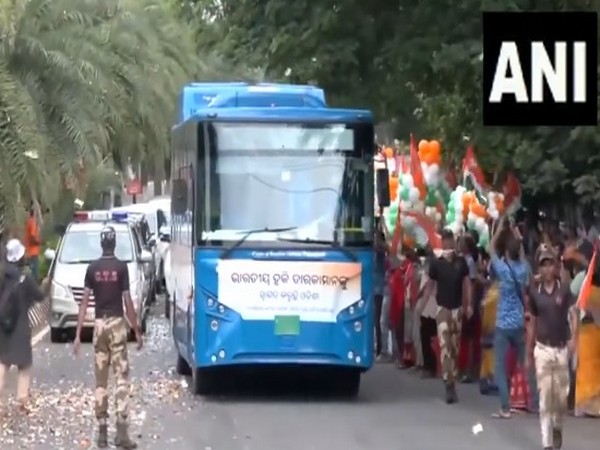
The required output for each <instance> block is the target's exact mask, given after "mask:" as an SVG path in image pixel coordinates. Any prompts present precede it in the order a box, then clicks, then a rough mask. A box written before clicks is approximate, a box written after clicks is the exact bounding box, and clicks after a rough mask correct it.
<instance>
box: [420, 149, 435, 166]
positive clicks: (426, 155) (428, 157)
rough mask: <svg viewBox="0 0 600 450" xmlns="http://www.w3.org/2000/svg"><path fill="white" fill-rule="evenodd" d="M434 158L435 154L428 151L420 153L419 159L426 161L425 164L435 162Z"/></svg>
mask: <svg viewBox="0 0 600 450" xmlns="http://www.w3.org/2000/svg"><path fill="white" fill-rule="evenodd" d="M433 158H434V155H433V154H432V153H428V152H423V154H422V155H419V159H420V160H421V162H424V163H425V164H433Z"/></svg>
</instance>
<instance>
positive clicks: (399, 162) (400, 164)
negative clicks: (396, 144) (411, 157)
mask: <svg viewBox="0 0 600 450" xmlns="http://www.w3.org/2000/svg"><path fill="white" fill-rule="evenodd" d="M396 170H397V171H398V175H401V174H403V173H408V164H407V163H406V158H405V157H404V155H402V154H400V155H398V156H396Z"/></svg>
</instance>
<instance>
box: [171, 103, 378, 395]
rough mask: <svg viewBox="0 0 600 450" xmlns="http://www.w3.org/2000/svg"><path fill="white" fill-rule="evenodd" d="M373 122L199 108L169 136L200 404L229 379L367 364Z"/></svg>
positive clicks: (189, 358) (363, 116) (183, 330)
mask: <svg viewBox="0 0 600 450" xmlns="http://www.w3.org/2000/svg"><path fill="white" fill-rule="evenodd" d="M373 142H374V131H373V117H372V114H371V113H370V112H369V111H362V110H345V109H332V108H316V107H310V108H307V107H297V108H292V107H275V108H264V107H256V108H251V107H238V108H205V109H204V110H201V111H200V112H198V113H197V114H196V115H194V116H193V117H191V118H189V119H188V120H186V121H185V122H183V123H181V124H179V125H176V126H175V127H173V129H172V161H171V168H172V174H171V175H172V178H171V180H172V200H171V201H172V203H171V215H172V224H171V226H172V235H171V247H170V248H171V270H172V273H173V289H172V295H173V297H174V298H172V299H171V314H170V315H171V327H172V333H173V338H174V342H175V347H176V351H177V371H178V372H179V373H181V374H188V375H191V377H192V382H191V387H192V390H193V392H194V393H197V394H207V393H210V392H212V391H214V390H215V389H218V387H219V384H218V380H219V378H220V376H221V373H222V371H227V370H228V369H232V368H236V367H238V368H239V367H245V366H252V367H261V366H265V365H267V366H285V367H289V366H292V367H297V368H301V367H303V366H309V367H317V368H328V369H329V368H332V369H334V371H335V373H336V381H335V382H336V385H337V389H340V390H341V391H343V392H344V393H345V394H347V395H356V394H357V393H358V391H359V387H360V379H361V374H362V373H363V372H365V371H366V370H368V369H369V368H370V367H371V366H372V364H373V332H372V330H373V301H372V299H373V260H374V255H373V235H374V230H373V225H374V180H373V179H374V174H373V156H374V145H373Z"/></svg>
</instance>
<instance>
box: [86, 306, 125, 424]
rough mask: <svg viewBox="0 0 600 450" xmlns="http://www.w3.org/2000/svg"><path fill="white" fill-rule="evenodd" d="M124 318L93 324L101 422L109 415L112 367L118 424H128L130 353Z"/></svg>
mask: <svg viewBox="0 0 600 450" xmlns="http://www.w3.org/2000/svg"><path fill="white" fill-rule="evenodd" d="M127 335H128V328H127V322H126V321H125V319H124V318H122V317H108V318H99V319H96V323H95V326H94V350H95V374H96V418H97V419H98V421H99V423H100V424H101V425H106V422H107V419H108V372H109V368H110V366H112V368H113V372H114V374H115V381H116V385H117V387H116V390H115V403H116V416H117V425H119V424H121V425H123V426H125V425H126V424H127V413H128V398H129V357H128V355H127Z"/></svg>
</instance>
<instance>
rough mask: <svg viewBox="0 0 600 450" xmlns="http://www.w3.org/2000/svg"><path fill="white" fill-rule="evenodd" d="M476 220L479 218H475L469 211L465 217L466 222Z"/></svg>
mask: <svg viewBox="0 0 600 450" xmlns="http://www.w3.org/2000/svg"><path fill="white" fill-rule="evenodd" d="M478 218H479V217H478V216H476V215H475V214H473V213H472V212H471V211H469V214H468V215H467V220H468V221H469V222H476V221H477V219H478Z"/></svg>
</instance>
